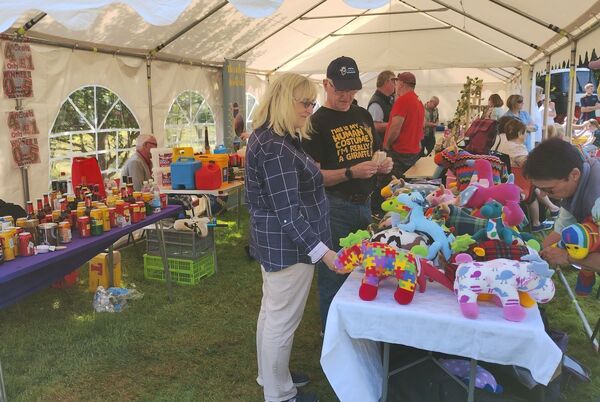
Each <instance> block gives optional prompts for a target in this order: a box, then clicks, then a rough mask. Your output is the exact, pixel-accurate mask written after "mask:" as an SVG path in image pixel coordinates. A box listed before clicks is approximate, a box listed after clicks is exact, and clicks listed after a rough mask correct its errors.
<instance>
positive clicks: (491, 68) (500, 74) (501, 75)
mask: <svg viewBox="0 0 600 402" xmlns="http://www.w3.org/2000/svg"><path fill="white" fill-rule="evenodd" d="M494 68H496V67H490V68H488V70H489V71H491V72H492V73H494V74H496V75H497V76H499V77H502V78H504V79H510V75H504V74H502V73H501V72H499V71H496V70H494ZM500 70H501V71H502V72H506V71H504V70H502V69H500Z"/></svg>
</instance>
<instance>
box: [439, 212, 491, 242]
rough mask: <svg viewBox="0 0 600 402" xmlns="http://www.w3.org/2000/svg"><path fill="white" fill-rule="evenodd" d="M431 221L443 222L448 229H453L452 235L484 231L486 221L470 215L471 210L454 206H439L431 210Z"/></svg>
mask: <svg viewBox="0 0 600 402" xmlns="http://www.w3.org/2000/svg"><path fill="white" fill-rule="evenodd" d="M432 219H435V220H443V221H445V224H446V226H447V227H449V228H454V235H455V236H460V235H464V234H469V235H472V234H473V233H476V232H477V231H478V230H480V229H485V227H486V224H487V222H486V220H485V219H482V218H477V217H475V216H473V215H471V210H470V209H467V208H461V207H458V206H456V205H445V204H441V205H439V206H437V207H435V208H433V213H432Z"/></svg>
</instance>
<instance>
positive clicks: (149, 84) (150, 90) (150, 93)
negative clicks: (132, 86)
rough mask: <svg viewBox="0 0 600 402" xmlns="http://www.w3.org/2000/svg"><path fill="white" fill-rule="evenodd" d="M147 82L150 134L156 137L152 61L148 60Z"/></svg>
mask: <svg viewBox="0 0 600 402" xmlns="http://www.w3.org/2000/svg"><path fill="white" fill-rule="evenodd" d="M146 80H147V82H148V112H149V113H150V132H151V133H152V135H154V113H153V111H152V59H151V58H150V57H147V58H146Z"/></svg>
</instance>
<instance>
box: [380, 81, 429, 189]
mask: <svg viewBox="0 0 600 402" xmlns="http://www.w3.org/2000/svg"><path fill="white" fill-rule="evenodd" d="M416 84H417V80H416V78H415V76H414V75H413V74H412V73H409V72H404V73H401V74H398V80H397V81H396V94H397V96H398V98H397V99H396V102H394V106H393V107H392V111H391V113H390V120H389V122H388V126H387V130H386V132H385V138H384V140H383V149H384V151H386V152H387V153H388V156H391V157H392V159H393V161H394V167H393V169H392V174H393V175H394V176H396V177H403V175H404V172H406V171H407V170H408V169H410V167H411V166H413V165H414V164H415V163H416V162H417V160H418V159H419V157H420V153H421V139H422V138H423V124H424V121H425V109H424V108H423V104H422V103H421V100H420V99H419V97H418V96H417V94H416V93H415V85H416Z"/></svg>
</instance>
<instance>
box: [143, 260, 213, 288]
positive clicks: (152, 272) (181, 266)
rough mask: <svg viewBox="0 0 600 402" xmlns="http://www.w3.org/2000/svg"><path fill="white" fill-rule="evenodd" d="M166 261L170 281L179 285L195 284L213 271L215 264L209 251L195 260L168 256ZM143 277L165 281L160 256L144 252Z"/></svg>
mask: <svg viewBox="0 0 600 402" xmlns="http://www.w3.org/2000/svg"><path fill="white" fill-rule="evenodd" d="M168 261H169V271H170V272H171V281H172V282H174V283H178V284H180V285H196V284H198V283H199V282H200V280H201V279H202V278H206V277H208V276H211V275H212V274H214V273H215V264H214V260H213V256H212V254H210V253H206V254H204V255H203V256H202V257H200V258H197V259H195V260H183V259H179V258H168ZM144 278H145V279H151V280H157V281H162V282H164V281H165V271H164V269H163V264H162V258H161V257H159V256H154V255H148V254H144Z"/></svg>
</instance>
